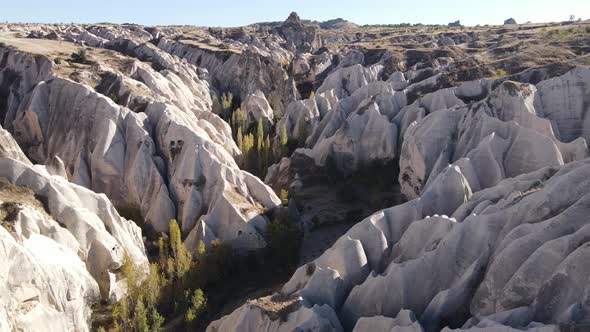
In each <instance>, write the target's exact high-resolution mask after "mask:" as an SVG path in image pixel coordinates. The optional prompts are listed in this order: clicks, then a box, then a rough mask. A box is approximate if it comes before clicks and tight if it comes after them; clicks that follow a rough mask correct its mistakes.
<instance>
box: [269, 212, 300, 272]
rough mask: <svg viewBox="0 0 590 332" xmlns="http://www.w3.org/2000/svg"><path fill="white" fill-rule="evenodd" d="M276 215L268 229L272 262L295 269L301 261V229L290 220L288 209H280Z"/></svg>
mask: <svg viewBox="0 0 590 332" xmlns="http://www.w3.org/2000/svg"><path fill="white" fill-rule="evenodd" d="M274 214H275V216H274V218H273V220H272V221H271V222H270V223H269V224H268V226H267V229H266V238H267V241H268V252H269V255H270V258H271V261H272V262H274V263H275V264H278V265H279V266H280V265H282V266H286V267H294V266H296V265H297V263H298V261H299V249H300V247H301V240H302V232H301V229H300V228H299V227H298V225H296V224H295V223H294V222H292V221H291V220H290V218H289V211H288V210H287V209H285V208H283V209H278V210H276V211H275V212H274Z"/></svg>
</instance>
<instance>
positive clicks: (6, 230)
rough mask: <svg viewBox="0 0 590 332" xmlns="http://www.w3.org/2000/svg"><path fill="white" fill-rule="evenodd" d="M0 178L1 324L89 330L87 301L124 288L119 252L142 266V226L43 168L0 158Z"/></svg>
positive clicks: (111, 295) (98, 196) (107, 296)
mask: <svg viewBox="0 0 590 332" xmlns="http://www.w3.org/2000/svg"><path fill="white" fill-rule="evenodd" d="M0 178H1V179H4V180H3V181H8V182H7V183H2V184H1V188H0V217H2V226H3V227H0V257H2V261H3V262H4V263H3V264H2V268H0V280H1V282H0V290H1V292H0V294H2V295H1V296H0V317H5V319H3V320H0V321H2V323H0V328H4V329H7V330H19V331H39V330H54V329H55V330H61V331H73V330H79V331H88V330H89V319H90V306H91V305H92V304H94V303H96V302H97V301H99V300H100V299H101V298H102V299H103V300H107V301H114V300H118V299H120V297H121V296H122V295H123V294H124V293H125V291H126V284H125V280H124V279H122V278H121V276H120V275H118V274H119V271H118V269H119V267H120V266H121V265H122V263H123V259H124V257H125V256H128V257H129V258H130V259H131V260H132V262H133V263H134V264H135V265H136V266H139V267H141V266H143V267H144V268H147V263H148V260H147V257H146V255H145V249H144V245H143V240H142V238H141V230H140V229H139V227H138V226H137V225H135V223H133V222H132V221H128V220H125V219H123V218H121V217H120V216H119V215H118V214H117V211H116V210H115V208H114V207H113V205H111V203H110V202H109V200H108V199H107V198H106V197H105V196H104V195H101V194H96V193H94V192H92V191H90V190H88V189H86V188H83V187H81V186H78V185H75V184H72V183H70V182H68V181H67V180H66V179H64V178H63V177H60V176H52V175H50V174H49V173H47V172H46V171H45V168H44V167H42V166H35V167H32V166H30V165H27V164H24V163H22V162H20V161H17V160H14V159H10V158H0ZM15 186H16V187H15Z"/></svg>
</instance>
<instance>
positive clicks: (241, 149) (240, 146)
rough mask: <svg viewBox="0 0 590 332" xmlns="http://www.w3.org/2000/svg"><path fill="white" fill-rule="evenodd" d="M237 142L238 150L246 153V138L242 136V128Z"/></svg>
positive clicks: (239, 128)
mask: <svg viewBox="0 0 590 332" xmlns="http://www.w3.org/2000/svg"><path fill="white" fill-rule="evenodd" d="M236 140H237V143H238V149H240V151H242V153H243V152H244V137H243V136H242V128H241V127H238V133H237V134H236Z"/></svg>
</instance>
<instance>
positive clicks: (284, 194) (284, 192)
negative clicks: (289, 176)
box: [279, 189, 289, 205]
mask: <svg viewBox="0 0 590 332" xmlns="http://www.w3.org/2000/svg"><path fill="white" fill-rule="evenodd" d="M279 198H280V199H281V203H282V204H283V205H287V203H289V192H288V191H287V190H286V189H281V194H280V196H279Z"/></svg>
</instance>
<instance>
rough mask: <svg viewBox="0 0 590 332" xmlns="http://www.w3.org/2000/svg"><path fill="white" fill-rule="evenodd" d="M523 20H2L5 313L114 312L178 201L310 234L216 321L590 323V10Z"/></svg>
mask: <svg viewBox="0 0 590 332" xmlns="http://www.w3.org/2000/svg"><path fill="white" fill-rule="evenodd" d="M512 21H514V20H513V19H512ZM512 21H510V22H509V23H510V24H505V25H498V26H476V27H464V26H441V25H421V24H420V25H375V26H359V25H357V24H354V23H352V22H349V21H346V20H343V19H334V20H330V21H326V22H317V21H308V20H302V19H300V18H299V16H298V15H297V14H296V13H291V15H289V17H288V18H287V19H286V20H285V21H283V22H262V23H256V24H252V25H249V26H245V27H239V28H206V27H195V26H155V27H149V26H142V25H137V24H109V23H100V24H33V23H30V24H29V23H19V24H17V23H14V24H13V23H1V24H0V222H1V224H2V227H0V257H2V260H3V262H5V264H3V265H2V267H0V290H1V292H0V294H1V295H0V331H43V330H45V331H48V330H49V331H89V330H94V329H97V325H96V324H95V320H96V316H95V311H96V308H97V306H101V305H102V306H112V305H115V304H116V303H121V302H122V301H124V299H126V298H127V297H128V296H129V294H130V293H132V289H133V287H132V286H130V284H129V279H130V278H129V276H128V275H127V274H125V273H124V271H125V266H128V264H131V265H132V266H134V267H135V269H137V270H138V271H140V272H141V273H142V274H144V275H145V276H148V275H150V273H151V274H152V276H153V268H151V266H153V264H154V261H156V264H157V258H154V257H157V256H158V255H157V254H156V255H154V254H153V252H154V251H160V252H159V254H160V255H161V251H162V246H161V245H160V244H161V243H162V242H161V241H162V240H161V239H163V238H164V239H170V241H172V239H173V235H172V234H171V232H170V230H171V229H172V228H170V224H171V223H170V221H171V220H176V221H177V222H178V226H179V230H180V238H181V240H182V245H183V247H185V248H186V250H187V252H188V253H190V257H192V260H193V261H194V262H196V263H195V264H196V265H205V263H204V262H206V261H207V257H206V255H207V254H205V253H209V251H210V250H211V252H215V250H216V249H215V248H219V247H220V246H222V245H223V246H227V247H228V248H230V249H229V250H230V251H231V252H232V255H235V257H238V258H237V259H240V258H239V257H248V258H251V257H258V259H259V258H260V256H264V255H269V254H271V255H272V254H275V255H276V254H277V253H276V251H280V250H283V248H285V249H284V250H285V251H287V250H294V251H295V252H294V253H293V254H294V255H295V256H296V257H295V258H294V260H295V262H294V264H295V266H293V268H291V267H290V266H289V267H285V269H286V270H285V271H287V274H286V275H284V276H283V277H282V278H283V279H281V280H277V281H276V282H275V283H276V284H273V285H264V286H265V287H268V289H264V290H263V291H261V290H260V289H249V291H247V292H246V291H245V292H244V294H240V295H239V296H236V297H237V299H234V300H235V301H233V302H235V303H231V304H226V305H225V306H223V308H216V309H215V310H213V309H211V312H208V313H207V315H206V317H207V318H206V319H205V318H201V319H202V322H201V325H199V327H197V328H196V329H198V330H199V329H203V330H206V331H209V332H222V331H355V332H361V331H426V332H429V331H520V330H524V331H560V330H565V331H578V330H579V331H583V330H584V329H587V328H588V326H590V305H589V303H590V302H589V296H590V295H589V294H590V280H589V279H588V276H589V275H590V273H589V272H590V271H588V270H589V268H588V266H587V264H585V263H586V262H587V259H588V258H589V257H590V256H585V255H586V254H588V255H590V251H589V246H590V242H589V241H587V240H590V237H587V236H590V232H589V231H590V228H589V227H590V226H588V225H589V224H590V204H588V202H586V201H587V200H589V199H590V190H589V188H590V182H589V181H590V180H589V179H590V152H589V150H588V146H587V142H588V140H590V120H589V118H590V117H587V115H589V114H590V21H579V22H560V23H545V24H532V23H528V24H515V23H516V22H514V23H513V22H512ZM589 202H590V201H589ZM283 216H286V217H283ZM277 220H282V221H277ZM277 223H278V224H277ZM277 227H278V228H277ZM277 229H278V231H280V232H283V231H285V229H287V230H295V231H293V232H294V234H295V235H294V236H293V237H280V238H279V240H277V239H276V237H273V234H275V235H276V232H277ZM586 233H588V234H586ZM281 234H282V233H281ZM289 234H290V233H289ZM158 239H160V240H158ZM158 241H160V242H158ZM291 241H292V243H286V242H291ZM171 243H172V242H171ZM158 245H160V246H159V247H158ZM224 248H225V247H224ZM269 248H270V249H269ZM286 248H289V249H286ZM174 250H176V249H174ZM269 250H271V251H275V252H270V253H269ZM261 253H263V254H261ZM178 256H179V254H178V253H177V251H174V257H175V259H176V258H178ZM265 257H266V256H265ZM273 257H274V256H273ZM268 261H269V260H268V259H266V258H264V259H262V263H257V264H262V265H261V266H262V267H261V269H262V270H263V271H264V269H266V268H268V269H269V270H272V269H275V266H274V265H273V266H270V265H265V264H269V263H268ZM273 264H276V262H274V261H273ZM278 264H279V265H281V263H280V259H279V263H278ZM289 264H290V262H289ZM289 264H287V263H286V262H285V266H287V265H289ZM163 265H165V264H163ZM146 278H148V277H146ZM139 279H141V278H139ZM279 279H280V278H279ZM135 281H137V282H138V283H141V282H142V281H141V280H139V281H138V280H135ZM257 287H258V288H262V285H257V286H256V287H254V288H257ZM208 296H214V294H211V295H208ZM209 302H210V303H209V304H208V305H209V306H210V307H214V304H213V302H212V301H209ZM178 317H180V316H178ZM178 317H176V316H175V317H164V320H165V323H166V324H167V325H165V326H164V327H165V328H167V329H168V330H174V329H175V328H176V329H178V328H179V327H178V325H174V324H176V323H175V321H176V320H178ZM203 317H205V315H203ZM181 318H182V317H181ZM198 319H199V315H197V320H198ZM105 327H106V328H107V329H108V328H109V327H107V326H105ZM101 328H103V327H102V326H101ZM112 328H114V327H112Z"/></svg>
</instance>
